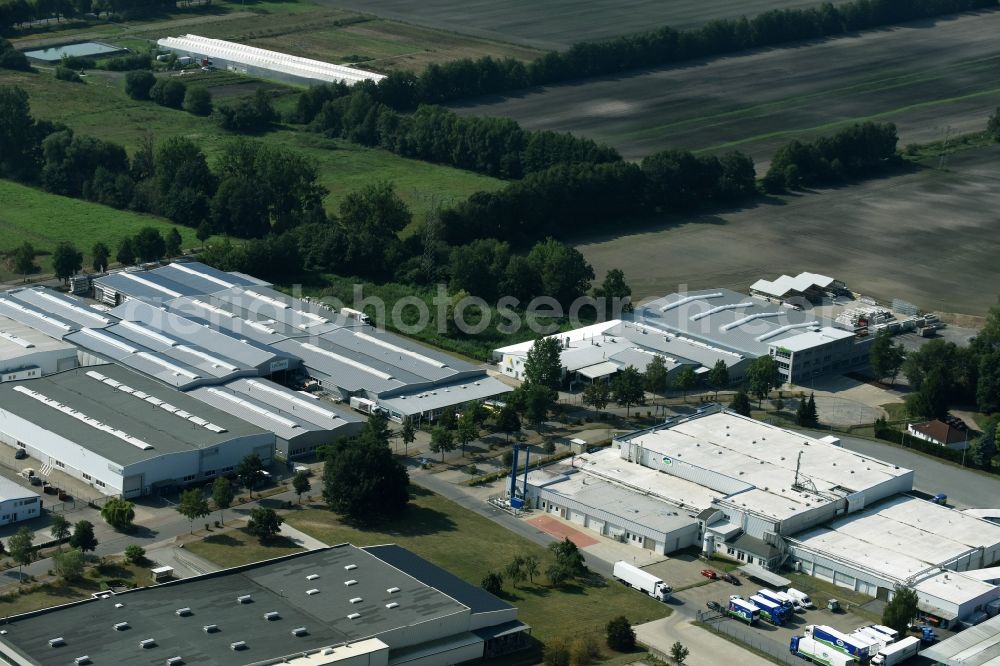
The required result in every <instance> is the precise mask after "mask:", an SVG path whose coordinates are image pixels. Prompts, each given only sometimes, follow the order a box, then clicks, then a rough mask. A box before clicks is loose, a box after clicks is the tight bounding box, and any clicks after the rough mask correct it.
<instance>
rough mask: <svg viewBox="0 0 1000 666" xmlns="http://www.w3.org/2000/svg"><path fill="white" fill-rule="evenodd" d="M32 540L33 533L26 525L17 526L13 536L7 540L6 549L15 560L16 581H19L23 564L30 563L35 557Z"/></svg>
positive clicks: (33, 538)
mask: <svg viewBox="0 0 1000 666" xmlns="http://www.w3.org/2000/svg"><path fill="white" fill-rule="evenodd" d="M34 540H35V535H34V533H33V532H32V531H31V530H29V529H28V528H27V527H20V528H18V530H17V532H15V533H14V536H12V537H11V538H10V539H8V540H7V550H8V551H9V552H10V556H11V557H12V558H14V561H15V562H17V577H18V582H20V579H21V573H22V570H23V567H24V565H25V564H31V561H32V560H33V559H35V549H34V548H33V546H32V544H33V542H34Z"/></svg>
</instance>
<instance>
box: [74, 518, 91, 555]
mask: <svg viewBox="0 0 1000 666" xmlns="http://www.w3.org/2000/svg"><path fill="white" fill-rule="evenodd" d="M69 545H70V547H71V548H79V549H80V550H81V551H82V552H84V553H92V552H94V550H96V549H97V537H96V536H94V524H93V523H92V522H90V521H89V520H81V521H78V522H77V523H76V525H74V526H73V535H72V536H71V537H70V538H69Z"/></svg>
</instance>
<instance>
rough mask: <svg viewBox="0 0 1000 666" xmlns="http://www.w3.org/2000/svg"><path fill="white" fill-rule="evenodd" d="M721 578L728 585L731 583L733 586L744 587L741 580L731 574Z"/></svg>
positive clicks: (723, 575)
mask: <svg viewBox="0 0 1000 666" xmlns="http://www.w3.org/2000/svg"><path fill="white" fill-rule="evenodd" d="M719 578H721V579H722V580H724V581H726V582H727V583H731V584H733V585H742V583H741V582H740V579H739V578H737V577H736V576H734V575H733V574H731V573H724V574H722V575H721V576H719Z"/></svg>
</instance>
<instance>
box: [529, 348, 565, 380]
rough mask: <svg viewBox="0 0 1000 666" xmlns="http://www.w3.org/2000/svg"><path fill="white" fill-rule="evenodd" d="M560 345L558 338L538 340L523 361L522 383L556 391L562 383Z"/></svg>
mask: <svg viewBox="0 0 1000 666" xmlns="http://www.w3.org/2000/svg"><path fill="white" fill-rule="evenodd" d="M561 354H562V344H561V342H560V340H559V338H558V336H552V337H548V338H539V339H537V340H535V342H534V343H533V344H532V345H531V349H529V350H528V355H527V358H525V359H524V381H525V382H528V383H530V384H539V385H541V386H546V387H548V388H550V389H553V390H556V389H558V388H559V384H560V383H562V368H563V366H562V358H561Z"/></svg>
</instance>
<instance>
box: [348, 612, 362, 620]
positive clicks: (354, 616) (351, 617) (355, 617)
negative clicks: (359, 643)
mask: <svg viewBox="0 0 1000 666" xmlns="http://www.w3.org/2000/svg"><path fill="white" fill-rule="evenodd" d="M359 617H361V613H351V614H350V615H348V616H347V619H348V620H357V619H358V618H359Z"/></svg>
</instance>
